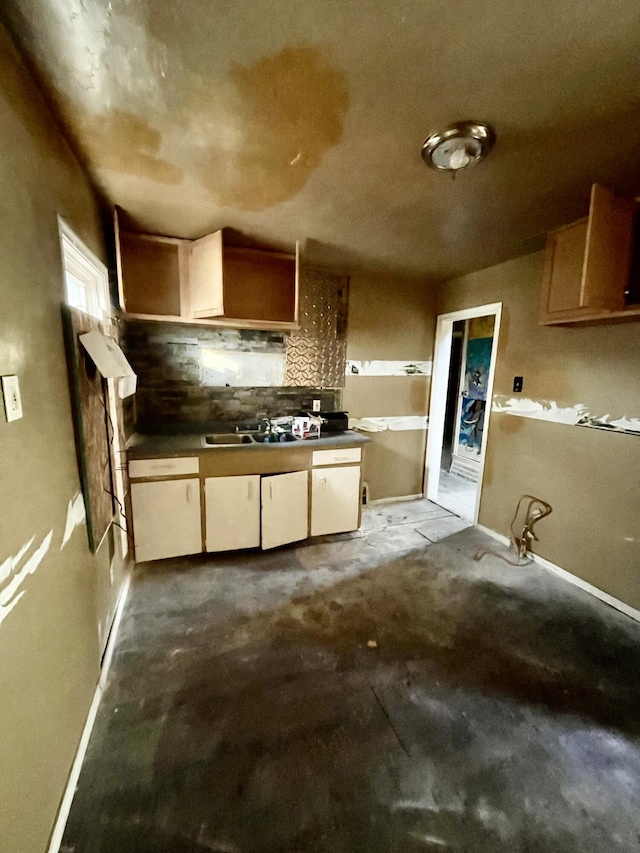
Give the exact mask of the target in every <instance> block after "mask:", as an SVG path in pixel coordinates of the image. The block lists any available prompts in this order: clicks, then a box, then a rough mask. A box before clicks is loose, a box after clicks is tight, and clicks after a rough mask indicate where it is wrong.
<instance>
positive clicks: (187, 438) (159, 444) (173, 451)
mask: <svg viewBox="0 0 640 853" xmlns="http://www.w3.org/2000/svg"><path fill="white" fill-rule="evenodd" d="M207 434H208V433H207V432H206V431H203V432H198V433H187V434H184V435H141V434H139V433H135V434H134V435H132V436H131V438H130V439H129V441H128V442H127V456H128V457H129V459H149V458H152V457H154V456H186V455H191V454H193V453H215V452H216V451H219V450H227V451H229V450H233V451H234V452H237V453H251V452H252V451H254V452H255V451H256V450H263V451H264V450H268V451H269V452H277V451H278V450H291V449H292V448H294V447H304V448H306V449H308V450H323V449H329V448H331V447H357V446H362V445H365V444H368V443H369V442H370V441H371V439H370V438H368V437H367V436H365V435H361V434H360V433H358V432H355V431H354V430H351V429H350V430H347V431H346V432H342V433H339V434H337V435H327V436H323V437H321V438H307V439H304V440H297V441H285V442H282V443H275V442H274V443H273V444H270V443H269V444H265V443H264V442H258V441H256V442H252V443H251V444H236V445H229V444H223V445H217V446H211V445H207V446H205V445H204V444H203V438H204V436H205V435H207Z"/></svg>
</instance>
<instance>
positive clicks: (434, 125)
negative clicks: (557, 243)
mask: <svg viewBox="0 0 640 853" xmlns="http://www.w3.org/2000/svg"><path fill="white" fill-rule="evenodd" d="M1 14H2V15H3V16H4V17H5V19H6V22H7V24H8V26H9V28H10V29H11V31H12V32H13V34H14V36H15V38H16V40H17V41H18V43H19V44H20V45H21V47H22V49H23V51H24V52H25V54H26V55H27V57H28V58H29V59H30V61H31V64H32V66H33V68H34V69H35V71H36V74H37V75H38V77H39V79H40V82H41V84H42V85H43V86H44V87H45V89H46V91H47V94H48V96H49V98H50V100H51V102H52V103H53V105H54V107H55V109H56V110H57V112H58V114H59V116H60V117H61V120H62V121H63V123H64V124H65V126H66V128H67V132H68V136H69V138H70V139H71V140H72V142H73V143H74V145H75V147H76V149H77V151H78V152H79V154H80V156H81V157H82V158H83V159H84V161H85V162H86V164H87V166H88V167H89V169H90V170H91V172H92V174H93V176H94V179H95V181H96V183H97V185H98V187H99V188H100V189H101V191H102V192H103V193H104V195H105V196H106V198H107V199H108V200H110V201H111V202H113V203H116V204H119V205H120V206H121V207H123V208H124V209H125V210H126V211H127V212H128V213H129V214H130V215H131V217H132V218H133V221H134V222H135V224H136V225H137V226H138V227H140V228H143V229H145V230H149V231H155V232H160V233H164V234H172V235H177V236H184V237H198V236H200V235H202V234H204V233H207V232H209V231H212V230H214V229H217V228H220V227H225V226H228V227H231V228H233V229H236V231H238V232H241V234H243V235H245V236H246V237H247V238H253V239H257V240H261V241H266V242H270V243H272V244H274V245H277V246H285V247H288V246H291V245H292V244H293V242H294V241H295V240H296V239H299V240H301V241H303V245H304V242H305V241H306V253H307V257H311V258H312V259H313V260H315V261H320V262H325V263H328V264H330V265H333V266H335V267H337V268H340V269H343V270H349V269H353V268H358V267H360V268H362V267H365V268H367V267H368V268H372V269H374V268H378V269H389V270H397V271H398V272H403V273H407V274H413V275H415V274H417V275H420V276H424V277H425V278H427V279H442V278H449V277H452V276H454V275H457V274H460V273H462V272H466V271H468V270H472V269H479V268H481V267H485V266H488V265H489V264H492V263H495V262H498V261H501V260H504V259H506V258H508V257H513V256H515V255H519V254H523V253H524V252H526V251H527V250H531V249H532V248H534V247H535V246H536V239H535V238H536V237H539V235H540V234H541V233H543V232H546V231H547V230H548V229H549V228H552V227H554V226H557V225H558V224H561V223H562V222H566V221H571V220H572V219H574V218H577V217H578V216H580V215H583V214H584V213H585V212H586V206H587V199H588V193H589V187H590V184H591V183H592V182H593V181H598V182H600V183H604V184H606V185H609V186H611V187H612V188H614V189H616V190H617V191H619V192H623V193H628V194H637V193H638V192H639V191H640V6H639V5H638V3H637V0H606V2H605V0H579V2H562V0H538V2H536V3H533V2H531V0H495V2H490V0H484V2H483V1H482V0H457V1H456V2H449V3H443V2H442V0H180V2H176V0H135V1H134V0H3V4H2V13H1ZM466 118H473V119H479V120H484V121H488V122H490V123H491V124H492V125H493V126H494V127H495V129H496V132H497V136H498V142H497V145H496V148H495V149H494V151H493V152H492V154H491V156H490V157H489V158H488V159H487V160H486V161H485V162H483V163H481V164H480V165H479V166H478V167H476V168H475V169H472V170H470V171H468V172H467V173H463V174H461V175H459V176H458V177H457V178H456V180H455V181H452V180H451V178H450V177H448V176H445V175H441V174H437V173H435V172H433V171H431V170H429V169H427V168H426V166H425V165H424V164H423V163H422V161H421V158H420V147H421V144H422V142H423V140H424V138H425V136H427V135H428V134H429V133H430V132H432V131H433V130H436V129H438V128H439V127H440V126H442V125H443V124H447V123H449V122H451V121H456V120H460V119H466Z"/></svg>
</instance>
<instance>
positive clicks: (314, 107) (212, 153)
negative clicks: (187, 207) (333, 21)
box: [193, 46, 349, 210]
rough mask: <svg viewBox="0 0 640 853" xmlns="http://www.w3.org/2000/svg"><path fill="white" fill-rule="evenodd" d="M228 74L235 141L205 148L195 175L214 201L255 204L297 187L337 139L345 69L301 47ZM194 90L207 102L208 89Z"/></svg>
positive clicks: (256, 206) (315, 50)
mask: <svg viewBox="0 0 640 853" xmlns="http://www.w3.org/2000/svg"><path fill="white" fill-rule="evenodd" d="M230 80H231V82H232V84H233V89H234V103H233V129H234V136H235V138H236V141H235V142H234V147H232V148H231V149H229V148H227V147H224V148H223V147H222V145H221V144H216V145H213V146H211V147H209V148H208V150H207V153H206V156H205V157H204V159H203V161H202V163H201V165H200V167H199V169H198V179H199V180H200V181H201V183H202V184H203V185H204V186H205V187H206V189H207V190H208V191H209V192H210V193H211V195H212V196H213V197H214V198H215V199H216V201H217V202H218V204H222V205H224V206H230V207H231V206H233V207H238V208H242V209H244V210H262V209H264V208H266V207H270V206H271V205H275V204H279V203H280V202H283V201H285V200H286V199H288V198H291V197H292V196H294V195H295V194H296V193H297V192H299V190H300V189H302V187H303V186H304V185H305V183H306V182H307V180H308V179H309V177H310V175H311V174H312V172H313V171H314V170H315V169H316V168H317V167H318V166H319V164H320V162H321V160H322V158H323V156H324V155H325V153H326V152H327V151H328V150H329V149H330V148H331V147H333V146H335V145H337V144H338V142H339V141H340V139H341V138H342V130H343V122H344V116H345V113H346V111H347V106H348V102H349V98H348V94H347V89H346V82H345V76H344V74H343V73H342V72H341V71H338V70H336V69H335V68H332V67H331V66H330V65H329V64H328V63H326V62H325V60H324V59H323V57H322V53H321V51H320V49H319V48H317V47H311V46H304V47H287V48H284V49H283V50H281V51H280V52H279V53H276V54H273V55H272V56H266V57H263V58H262V59H260V60H258V61H257V62H254V63H252V64H250V65H240V64H236V65H234V66H233V67H232V69H231V72H230ZM196 94H197V96H198V97H202V98H204V99H206V100H205V103H211V94H210V92H207V91H205V90H203V91H202V92H198V93H194V95H193V96H194V97H195V96H196ZM200 108H201V109H202V107H200ZM208 118H209V119H210V120H213V119H215V118H216V117H215V115H213V116H208Z"/></svg>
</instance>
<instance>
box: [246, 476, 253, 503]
mask: <svg viewBox="0 0 640 853" xmlns="http://www.w3.org/2000/svg"><path fill="white" fill-rule="evenodd" d="M252 495H253V489H252V488H251V480H249V481H248V482H247V499H248V500H251V497H252Z"/></svg>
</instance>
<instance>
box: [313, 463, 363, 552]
mask: <svg viewBox="0 0 640 853" xmlns="http://www.w3.org/2000/svg"><path fill="white" fill-rule="evenodd" d="M312 478H313V479H312V484H311V535H312V536H325V535H327V534H329V533H346V532H348V531H350V530H357V529H358V516H359V512H360V466H359V465H344V466H342V467H340V468H319V469H318V468H316V469H314V470H313V471H312Z"/></svg>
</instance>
